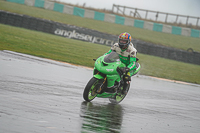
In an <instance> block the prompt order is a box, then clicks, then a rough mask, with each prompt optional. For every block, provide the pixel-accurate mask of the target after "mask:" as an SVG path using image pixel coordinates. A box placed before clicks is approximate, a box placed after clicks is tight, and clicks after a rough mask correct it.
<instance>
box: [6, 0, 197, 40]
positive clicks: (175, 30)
mask: <svg viewBox="0 0 200 133" xmlns="http://www.w3.org/2000/svg"><path fill="white" fill-rule="evenodd" d="M6 1H9V2H15V3H18V4H25V5H27V6H35V7H41V8H45V9H48V10H54V11H57V12H61V13H66V14H70V15H76V16H80V17H86V18H90V19H95V20H99V21H105V22H110V23H116V24H121V25H126V26H134V27H137V28H144V29H147V30H153V31H157V32H164V33H169V34H175V35H183V36H188V37H197V38H199V37H200V30H194V29H190V28H187V31H185V28H182V27H176V26H169V25H164V24H157V23H153V26H152V22H148V21H143V20H136V19H130V18H128V17H122V16H118V15H114V14H107V13H102V12H96V11H93V10H87V9H82V8H78V7H73V6H68V5H63V4H59V3H54V2H50V1H47V0H6Z"/></svg>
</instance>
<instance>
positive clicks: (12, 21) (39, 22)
mask: <svg viewBox="0 0 200 133" xmlns="http://www.w3.org/2000/svg"><path fill="white" fill-rule="evenodd" d="M0 23H2V24H7V25H12V26H17V27H21V28H26V29H30V30H36V31H42V32H46V33H50V34H54V35H59V36H63V37H67V38H72V39H77V40H82V41H87V42H92V43H98V44H102V45H107V46H112V45H113V44H114V43H115V42H117V36H115V35H110V34H106V33H101V32H98V31H95V30H91V29H86V28H80V27H76V26H72V25H66V24H62V23H58V22H53V21H49V20H44V19H39V18H34V17H30V16H27V15H20V14H15V13H10V12H5V11H1V10H0ZM133 44H134V45H135V47H136V49H137V50H138V52H139V53H143V54H149V55H154V56H159V57H163V58H168V59H173V60H177V61H182V62H187V63H193V64H198V65H200V53H198V52H187V51H183V50H178V49H174V48H168V47H164V46H159V45H155V44H152V43H147V42H144V41H138V40H133Z"/></svg>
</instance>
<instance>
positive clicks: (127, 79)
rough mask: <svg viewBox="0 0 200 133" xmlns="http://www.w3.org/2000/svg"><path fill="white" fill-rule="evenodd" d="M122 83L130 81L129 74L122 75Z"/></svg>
mask: <svg viewBox="0 0 200 133" xmlns="http://www.w3.org/2000/svg"><path fill="white" fill-rule="evenodd" d="M124 81H131V76H130V72H128V73H127V74H125V75H124Z"/></svg>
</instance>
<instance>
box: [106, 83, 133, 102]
mask: <svg viewBox="0 0 200 133" xmlns="http://www.w3.org/2000/svg"><path fill="white" fill-rule="evenodd" d="M123 87H127V90H126V93H125V94H123V93H122V90H123ZM123 87H121V88H120V89H121V91H120V92H118V93H117V94H116V95H114V97H112V98H109V101H110V102H111V103H112V104H118V103H120V102H121V101H122V100H123V99H124V98H125V97H126V95H127V94H128V91H129V88H130V84H126V85H124V86H123Z"/></svg>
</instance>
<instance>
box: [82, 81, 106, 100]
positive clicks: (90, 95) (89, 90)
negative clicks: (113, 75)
mask: <svg viewBox="0 0 200 133" xmlns="http://www.w3.org/2000/svg"><path fill="white" fill-rule="evenodd" d="M102 83H103V80H100V79H96V78H94V77H92V78H91V79H90V81H89V82H88V83H87V85H86V87H85V90H84V92H83V98H84V99H85V101H87V102H90V101H92V100H93V99H94V98H95V97H96V96H97V94H98V93H97V90H98V89H99V87H100V86H101V85H102Z"/></svg>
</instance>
